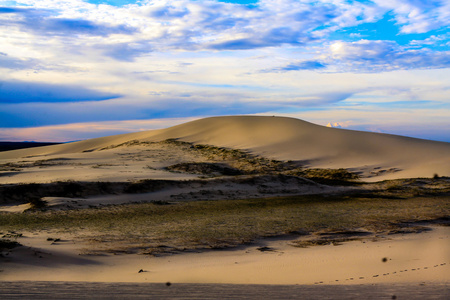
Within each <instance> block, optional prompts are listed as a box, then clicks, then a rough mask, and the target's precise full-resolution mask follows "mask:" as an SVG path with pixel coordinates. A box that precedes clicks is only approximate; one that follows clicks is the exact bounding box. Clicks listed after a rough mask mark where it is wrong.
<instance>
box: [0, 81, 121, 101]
mask: <svg viewBox="0 0 450 300" xmlns="http://www.w3.org/2000/svg"><path fill="white" fill-rule="evenodd" d="M118 97H120V95H118V94H112V93H107V92H100V91H94V90H91V89H87V88H83V87H80V86H70V85H61V84H48V83H35V82H22V81H0V103H30V102H76V101H99V100H107V99H114V98H118Z"/></svg>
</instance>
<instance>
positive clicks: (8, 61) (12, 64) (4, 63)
mask: <svg viewBox="0 0 450 300" xmlns="http://www.w3.org/2000/svg"><path fill="white" fill-rule="evenodd" d="M36 64H37V63H36V62H35V61H34V60H31V59H20V58H15V57H11V56H9V55H8V54H6V53H2V52H0V68H5V69H14V70H22V69H29V68H32V67H33V66H34V65H36Z"/></svg>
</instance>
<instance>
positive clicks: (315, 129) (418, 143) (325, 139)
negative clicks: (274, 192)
mask: <svg viewBox="0 0 450 300" xmlns="http://www.w3.org/2000/svg"><path fill="white" fill-rule="evenodd" d="M166 139H178V140H181V141H187V142H193V143H198V144H209V145H214V146H219V147H229V148H236V149H244V150H247V151H250V152H251V153H253V154H256V155H262V156H264V157H268V158H273V159H278V160H292V161H298V162H299V163H301V164H302V165H303V166H305V167H319V168H348V169H351V170H354V171H357V172H361V174H363V175H364V177H366V178H367V179H368V180H382V179H395V178H407V177H431V176H433V175H434V174H438V175H440V176H450V143H445V142H436V141H428V140H422V139H415V138H409V137H402V136H396V135H389V134H380V133H371V132H361V131H352V130H345V129H337V128H328V127H324V126H319V125H315V124H312V123H309V122H305V121H302V120H299V119H294V118H284V117H263V116H228V117H213V118H205V119H201V120H197V121H193V122H189V123H185V124H181V125H178V126H174V127H170V128H167V129H161V130H151V131H145V132H138V133H131V134H122V135H116V136H108V137H103V138H96V139H90V140H86V141H80V142H74V143H69V144H62V145H55V146H48V147H39V148H33V149H23V150H15V151H8V152H3V153H0V160H3V159H5V160H9V159H18V158H22V157H32V156H43V155H46V156H49V155H50V156H51V155H63V154H64V155H67V154H71V153H72V154H73V153H83V154H85V155H87V154H88V153H87V152H89V153H90V152H93V151H96V150H99V149H102V148H105V147H108V146H111V145H118V144H121V143H124V142H128V141H131V140H139V141H150V142H153V141H161V140H166ZM368 177H370V178H368Z"/></svg>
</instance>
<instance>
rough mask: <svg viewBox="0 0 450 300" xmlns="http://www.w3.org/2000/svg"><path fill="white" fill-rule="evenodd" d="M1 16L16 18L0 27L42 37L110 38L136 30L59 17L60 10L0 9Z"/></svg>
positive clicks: (123, 26) (129, 27)
mask: <svg viewBox="0 0 450 300" xmlns="http://www.w3.org/2000/svg"><path fill="white" fill-rule="evenodd" d="M1 14H14V15H15V17H14V18H7V19H5V20H3V22H2V23H3V24H1V25H0V26H13V25H19V26H20V27H21V28H22V30H24V31H33V32H36V33H39V34H41V35H47V36H49V35H53V36H61V35H63V36H65V35H73V34H77V35H91V36H108V35H111V34H128V35H129V34H133V33H135V32H137V29H136V28H133V27H131V26H128V25H124V24H121V25H106V24H99V23H97V22H93V21H90V20H86V19H74V18H63V17H58V10H57V9H56V8H53V9H35V8H3V9H1V8H0V16H1Z"/></svg>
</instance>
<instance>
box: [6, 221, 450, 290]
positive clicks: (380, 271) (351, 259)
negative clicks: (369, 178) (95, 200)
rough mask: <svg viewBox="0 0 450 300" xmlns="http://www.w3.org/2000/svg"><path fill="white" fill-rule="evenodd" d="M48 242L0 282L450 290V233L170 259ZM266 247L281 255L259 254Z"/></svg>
mask: <svg viewBox="0 0 450 300" xmlns="http://www.w3.org/2000/svg"><path fill="white" fill-rule="evenodd" d="M48 236H52V235H51V234H39V235H34V236H33V235H28V237H25V238H20V239H19V241H20V242H21V243H22V244H24V245H26V246H33V249H29V248H27V247H21V248H18V249H15V250H14V251H13V252H12V253H10V254H9V255H7V256H5V257H4V258H1V260H0V261H1V267H0V269H3V272H1V273H0V279H1V280H2V281H18V280H33V281H102V282H166V281H170V282H174V283H230V284H323V285H326V284H328V285H329V284H372V283H373V284H377V283H421V282H428V283H437V284H448V283H449V278H450V227H436V228H434V229H433V231H431V232H426V233H420V234H408V235H395V236H389V238H388V239H382V240H379V241H376V242H374V241H365V242H361V241H354V242H348V243H344V244H343V245H341V246H332V245H330V246H317V247H311V248H295V247H292V246H289V242H290V241H289V240H262V241H260V242H259V243H258V244H255V245H252V246H249V247H247V248H244V247H242V248H239V249H235V250H217V251H207V252H203V253H186V254H180V255H173V256H163V257H150V256H145V255H132V254H129V255H104V256H85V255H79V253H80V248H82V247H83V245H80V244H77V243H75V242H74V241H73V240H71V239H70V238H69V237H67V238H62V240H61V241H60V242H57V243H54V244H52V243H51V242H49V241H47V240H46V238H47V237H48ZM261 246H266V247H270V248H272V249H274V251H265V252H262V251H259V250H258V249H257V248H258V247H261ZM383 258H387V261H386V262H383V261H382V259H383ZM141 269H142V270H143V272H139V270H141Z"/></svg>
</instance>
